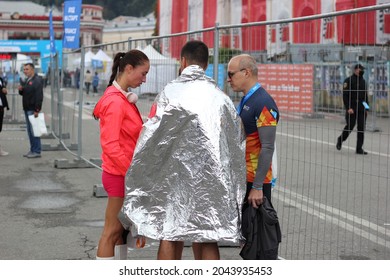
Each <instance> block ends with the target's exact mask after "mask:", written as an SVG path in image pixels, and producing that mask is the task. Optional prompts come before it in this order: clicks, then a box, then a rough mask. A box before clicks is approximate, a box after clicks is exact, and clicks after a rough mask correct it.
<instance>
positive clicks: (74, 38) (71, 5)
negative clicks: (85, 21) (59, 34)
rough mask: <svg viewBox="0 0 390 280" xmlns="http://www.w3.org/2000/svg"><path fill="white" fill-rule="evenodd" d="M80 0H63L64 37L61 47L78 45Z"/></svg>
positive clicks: (75, 46) (70, 47) (76, 46)
mask: <svg viewBox="0 0 390 280" xmlns="http://www.w3.org/2000/svg"><path fill="white" fill-rule="evenodd" d="M81 2H82V1H81V0H72V1H65V4H64V33H63V34H64V35H63V36H64V37H63V47H64V48H67V49H77V48H79V47H80V42H79V38H80V15H81Z"/></svg>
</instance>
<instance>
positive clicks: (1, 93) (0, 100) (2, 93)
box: [0, 77, 9, 156]
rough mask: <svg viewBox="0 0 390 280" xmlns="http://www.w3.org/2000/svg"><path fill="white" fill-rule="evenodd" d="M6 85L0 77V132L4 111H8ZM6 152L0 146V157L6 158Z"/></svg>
mask: <svg viewBox="0 0 390 280" xmlns="http://www.w3.org/2000/svg"><path fill="white" fill-rule="evenodd" d="M6 94H7V84H6V82H5V81H4V79H3V78H2V77H0V132H1V130H2V128H3V119H4V113H5V109H7V110H9V107H8V100H7V96H6ZM6 155H8V152H6V151H4V150H3V148H2V147H1V144H0V156H6Z"/></svg>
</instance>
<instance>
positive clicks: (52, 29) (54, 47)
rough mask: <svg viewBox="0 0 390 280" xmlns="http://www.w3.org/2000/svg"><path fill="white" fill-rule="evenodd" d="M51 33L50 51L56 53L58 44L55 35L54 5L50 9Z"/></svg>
mask: <svg viewBox="0 0 390 280" xmlns="http://www.w3.org/2000/svg"><path fill="white" fill-rule="evenodd" d="M49 34H50V53H51V54H55V53H56V44H55V36H54V27H53V7H52V8H51V9H50V13H49Z"/></svg>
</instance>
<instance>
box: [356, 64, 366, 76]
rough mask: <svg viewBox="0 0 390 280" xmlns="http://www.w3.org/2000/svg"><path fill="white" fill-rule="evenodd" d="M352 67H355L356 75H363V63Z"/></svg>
mask: <svg viewBox="0 0 390 280" xmlns="http://www.w3.org/2000/svg"><path fill="white" fill-rule="evenodd" d="M354 69H355V74H356V76H363V75H364V69H365V68H364V67H363V65H361V64H356V65H355V68H354Z"/></svg>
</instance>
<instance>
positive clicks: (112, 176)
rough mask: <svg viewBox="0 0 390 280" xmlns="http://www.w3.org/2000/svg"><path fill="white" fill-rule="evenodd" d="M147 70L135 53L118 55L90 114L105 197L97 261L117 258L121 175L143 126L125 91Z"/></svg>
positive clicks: (145, 62)
mask: <svg viewBox="0 0 390 280" xmlns="http://www.w3.org/2000/svg"><path fill="white" fill-rule="evenodd" d="M149 67H150V63H149V59H148V57H147V56H146V55H145V54H144V53H143V52H141V51H139V50H130V51H128V52H127V53H122V52H121V53H118V54H117V55H116V56H115V58H114V63H113V66H112V74H111V78H110V82H109V84H108V87H107V89H106V90H105V92H104V94H103V96H102V97H101V98H100V100H99V101H98V103H97V104H96V107H95V109H94V111H93V115H94V117H95V118H96V119H99V120H100V143H101V147H102V162H103V163H102V169H103V173H102V183H103V186H104V189H105V190H106V192H107V194H108V202H107V207H106V214H105V222H104V228H103V233H102V235H101V238H100V241H99V247H98V251H97V256H96V258H97V259H114V256H115V257H116V258H117V254H115V251H117V253H119V248H121V246H120V245H121V244H122V243H123V241H122V233H123V227H122V224H121V223H120V221H119V220H118V217H117V216H118V214H119V211H120V209H121V208H122V205H123V200H124V194H125V175H126V172H127V169H128V168H129V166H130V164H131V161H132V158H133V153H134V149H135V145H136V143H137V139H138V136H139V134H140V132H141V128H142V124H143V121H142V118H141V115H140V113H139V111H138V108H137V106H136V105H135V103H136V101H137V96H136V95H135V94H134V93H131V92H127V90H128V88H136V87H139V86H140V85H141V84H142V83H144V82H146V74H147V73H148V71H149ZM122 247H123V246H122ZM124 249H126V248H124ZM126 252H127V250H126Z"/></svg>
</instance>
